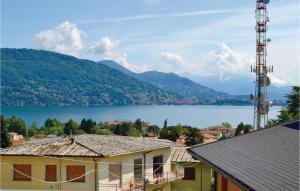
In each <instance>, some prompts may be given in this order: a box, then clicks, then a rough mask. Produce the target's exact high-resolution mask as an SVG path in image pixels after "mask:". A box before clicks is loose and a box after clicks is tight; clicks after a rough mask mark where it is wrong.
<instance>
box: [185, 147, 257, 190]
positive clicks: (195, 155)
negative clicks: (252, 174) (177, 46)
mask: <svg viewBox="0 0 300 191" xmlns="http://www.w3.org/2000/svg"><path fill="white" fill-rule="evenodd" d="M187 152H188V153H189V154H190V155H192V157H193V158H194V159H197V160H201V162H203V163H205V164H206V165H207V166H209V167H210V168H212V169H213V170H214V171H216V172H218V173H219V174H222V175H223V176H224V177H226V178H227V179H229V180H230V181H232V182H234V183H235V184H237V185H238V186H239V187H240V188H241V189H242V190H247V191H255V190H254V189H253V188H251V187H250V186H248V185H247V184H245V183H244V182H242V181H241V180H239V179H238V178H235V177H234V176H232V175H231V174H230V173H228V172H226V171H224V170H223V169H221V168H220V167H218V166H217V165H215V164H213V163H212V162H210V161H209V160H206V159H205V158H203V157H201V156H199V155H198V154H196V153H194V152H193V151H192V150H190V149H187ZM202 165H203V164H202Z"/></svg>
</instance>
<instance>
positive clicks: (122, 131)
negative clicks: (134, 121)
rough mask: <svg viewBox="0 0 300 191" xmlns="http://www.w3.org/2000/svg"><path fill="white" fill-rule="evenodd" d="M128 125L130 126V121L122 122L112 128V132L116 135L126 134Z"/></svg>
mask: <svg viewBox="0 0 300 191" xmlns="http://www.w3.org/2000/svg"><path fill="white" fill-rule="evenodd" d="M130 127H131V124H130V123H122V124H118V125H117V126H116V128H115V129H114V134H116V135H123V136H127V135H128V131H129V129H130Z"/></svg>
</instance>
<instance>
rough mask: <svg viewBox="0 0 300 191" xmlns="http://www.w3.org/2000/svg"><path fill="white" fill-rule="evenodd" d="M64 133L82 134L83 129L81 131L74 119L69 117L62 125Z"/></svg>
mask: <svg viewBox="0 0 300 191" xmlns="http://www.w3.org/2000/svg"><path fill="white" fill-rule="evenodd" d="M64 133H65V134H67V135H71V134H73V135H77V134H83V133H84V131H82V130H81V129H80V128H79V125H78V123H77V122H76V121H74V120H73V119H70V120H69V121H68V122H67V123H66V124H65V127H64Z"/></svg>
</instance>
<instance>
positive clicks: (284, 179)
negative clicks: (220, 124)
mask: <svg viewBox="0 0 300 191" xmlns="http://www.w3.org/2000/svg"><path fill="white" fill-rule="evenodd" d="M188 152H189V153H190V154H191V155H192V156H193V158H195V159H198V160H201V162H203V163H205V164H206V165H207V166H209V167H210V168H211V169H212V170H213V171H214V172H215V175H217V176H215V182H216V187H215V188H216V190H256V191H267V190H286V191H298V190H299V121H294V122H290V123H286V124H282V125H278V126H275V127H272V128H266V129H261V130H258V131H254V132H250V133H248V134H245V135H239V136H235V137H233V138H229V139H225V140H222V141H218V142H213V143H209V144H205V145H197V146H194V147H192V148H190V149H188ZM230 187H231V188H232V189H230Z"/></svg>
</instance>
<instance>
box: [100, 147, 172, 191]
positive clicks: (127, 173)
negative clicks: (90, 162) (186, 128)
mask: <svg viewBox="0 0 300 191" xmlns="http://www.w3.org/2000/svg"><path fill="white" fill-rule="evenodd" d="M170 152H171V150H170V148H164V149H157V150H153V151H149V152H145V153H146V162H145V163H146V165H145V166H146V178H147V179H148V180H149V181H152V179H153V176H152V174H153V157H154V156H158V155H163V162H164V163H165V164H164V166H163V168H164V172H168V171H170V170H171V161H170ZM140 158H141V159H142V160H143V164H144V154H143V152H139V153H132V154H127V155H119V156H113V157H105V158H101V159H99V162H100V163H101V162H103V163H120V164H122V180H123V182H124V181H129V180H132V178H133V176H134V173H133V172H134V171H133V168H134V167H133V166H132V164H134V160H135V159H140ZM108 168H109V165H108V164H99V169H100V172H98V173H99V174H98V177H99V182H98V184H99V187H100V189H101V187H102V188H104V186H106V187H105V188H106V189H107V190H113V191H114V190H115V187H113V186H112V187H108V186H107V184H118V183H119V181H118V180H115V181H109V179H108V178H109V177H108V173H107V172H108ZM143 169H144V166H143ZM162 187H163V188H164V190H165V189H166V188H167V187H169V185H162ZM147 188H148V189H147V190H151V191H152V187H151V186H149V187H147Z"/></svg>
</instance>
